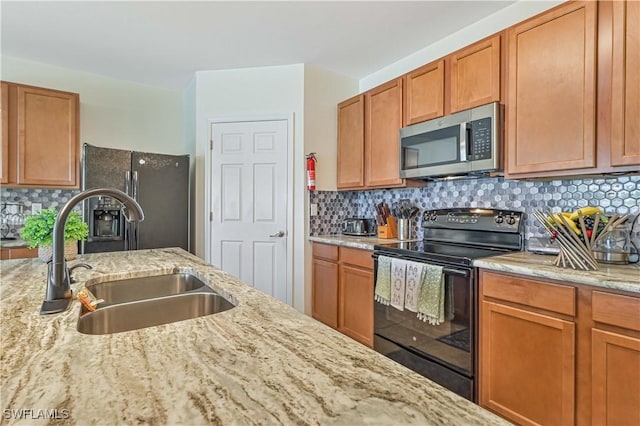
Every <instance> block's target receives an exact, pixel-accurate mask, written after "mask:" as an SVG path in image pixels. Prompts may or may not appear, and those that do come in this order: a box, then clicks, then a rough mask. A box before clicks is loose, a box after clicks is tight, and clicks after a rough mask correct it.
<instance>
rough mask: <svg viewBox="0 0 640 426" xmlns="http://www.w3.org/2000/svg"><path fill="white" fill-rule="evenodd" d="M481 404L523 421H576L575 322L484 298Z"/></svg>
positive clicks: (545, 422) (480, 362) (480, 380)
mask: <svg viewBox="0 0 640 426" xmlns="http://www.w3.org/2000/svg"><path fill="white" fill-rule="evenodd" d="M479 342H480V352H479V360H480V361H479V364H480V378H479V387H480V405H481V406H483V407H485V408H488V409H490V410H492V411H495V412H496V413H498V414H500V415H501V416H504V417H505V418H507V419H509V420H511V421H513V422H515V423H519V424H541V425H544V424H548V425H551V424H558V425H560V424H562V425H571V424H573V423H574V410H575V397H574V384H575V324H574V323H572V322H568V321H564V320H561V319H557V318H554V317H551V316H547V315H541V314H537V313H533V312H529V311H527V310H524V309H518V308H514V307H510V306H506V305H502V304H498V303H494V302H488V301H483V302H482V306H481V318H480V336H479Z"/></svg>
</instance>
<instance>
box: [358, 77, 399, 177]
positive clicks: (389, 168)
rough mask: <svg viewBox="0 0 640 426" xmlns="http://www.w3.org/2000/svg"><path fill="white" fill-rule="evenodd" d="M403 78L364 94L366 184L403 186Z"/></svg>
mask: <svg viewBox="0 0 640 426" xmlns="http://www.w3.org/2000/svg"><path fill="white" fill-rule="evenodd" d="M401 127H402V78H399V79H396V80H393V81H390V82H389V83H386V84H383V85H382V86H378V87H377V88H375V89H372V90H370V91H369V92H367V93H366V95H365V159H366V166H365V185H366V186H371V187H373V186H381V187H390V186H401V185H402V184H403V180H402V179H400V128H401Z"/></svg>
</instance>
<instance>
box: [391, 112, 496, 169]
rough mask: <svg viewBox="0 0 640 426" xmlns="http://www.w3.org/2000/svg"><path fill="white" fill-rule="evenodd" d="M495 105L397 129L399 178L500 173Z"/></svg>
mask: <svg viewBox="0 0 640 426" xmlns="http://www.w3.org/2000/svg"><path fill="white" fill-rule="evenodd" d="M502 133H503V132H502V107H501V105H500V104H499V103H498V102H494V103H491V104H487V105H482V106H479V107H476V108H471V109H468V110H465V111H460V112H456V113H454V114H450V115H447V116H444V117H440V118H435V119H433V120H428V121H425V122H422V123H417V124H413V125H411V126H408V127H404V128H402V129H400V177H401V178H441V177H447V176H459V175H473V174H485V173H490V172H499V171H501V170H502V155H501V154H502V153H501V141H502Z"/></svg>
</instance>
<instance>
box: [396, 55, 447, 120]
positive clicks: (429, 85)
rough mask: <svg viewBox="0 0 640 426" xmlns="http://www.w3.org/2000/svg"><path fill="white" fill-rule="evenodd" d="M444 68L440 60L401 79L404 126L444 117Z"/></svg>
mask: <svg viewBox="0 0 640 426" xmlns="http://www.w3.org/2000/svg"><path fill="white" fill-rule="evenodd" d="M444 67H445V65H444V60H443V59H442V60H439V61H437V62H433V63H431V64H427V65H425V66H423V67H420V68H418V69H417V70H415V71H412V72H410V73H408V74H406V75H405V76H404V77H403V78H404V81H403V88H404V125H405V126H408V125H410V124H415V123H420V122H421V121H425V120H429V119H431V118H436V117H441V116H442V115H444Z"/></svg>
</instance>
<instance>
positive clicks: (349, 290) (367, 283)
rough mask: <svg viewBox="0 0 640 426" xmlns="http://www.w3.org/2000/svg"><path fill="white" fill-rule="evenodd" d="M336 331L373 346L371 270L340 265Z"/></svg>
mask: <svg viewBox="0 0 640 426" xmlns="http://www.w3.org/2000/svg"><path fill="white" fill-rule="evenodd" d="M339 291H340V295H339V298H338V300H339V307H338V331H340V332H341V333H343V334H346V335H347V336H349V337H351V338H353V339H355V340H357V341H359V342H360V343H363V344H365V345H367V346H369V347H373V272H372V271H371V270H370V269H363V268H357V267H354V266H350V265H340V288H339Z"/></svg>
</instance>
